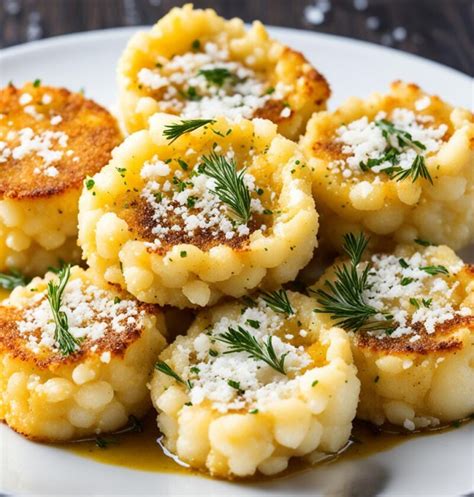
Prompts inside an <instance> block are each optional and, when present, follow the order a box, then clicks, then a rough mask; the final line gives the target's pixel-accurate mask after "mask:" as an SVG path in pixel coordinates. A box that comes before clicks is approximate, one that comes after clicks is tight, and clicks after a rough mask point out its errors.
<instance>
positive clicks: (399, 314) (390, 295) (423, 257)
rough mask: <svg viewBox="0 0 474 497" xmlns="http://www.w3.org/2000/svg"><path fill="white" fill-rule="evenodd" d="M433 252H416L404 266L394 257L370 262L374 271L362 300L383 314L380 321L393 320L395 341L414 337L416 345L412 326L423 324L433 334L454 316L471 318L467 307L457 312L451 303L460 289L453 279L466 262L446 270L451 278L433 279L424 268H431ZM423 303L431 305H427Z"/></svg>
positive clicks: (392, 335) (438, 277) (383, 256)
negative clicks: (457, 289) (387, 317)
mask: <svg viewBox="0 0 474 497" xmlns="http://www.w3.org/2000/svg"><path fill="white" fill-rule="evenodd" d="M432 251H433V247H428V248H427V249H426V250H425V251H424V252H423V253H421V252H416V253H414V254H413V255H412V256H411V257H406V258H404V259H403V265H402V264H401V263H400V258H399V257H397V256H394V255H374V256H372V258H371V263H372V269H371V271H370V273H369V276H368V279H367V284H368V287H369V289H367V290H365V291H364V293H363V299H364V301H365V302H366V303H367V304H368V305H370V306H372V307H373V308H375V309H376V310H377V311H379V312H380V314H379V315H377V316H376V319H377V320H380V321H384V320H385V318H384V314H390V315H392V316H393V322H394V323H395V325H396V329H395V330H394V331H393V333H391V335H390V336H391V337H392V338H399V337H401V336H404V335H413V337H412V338H413V340H412V341H416V340H418V339H419V336H418V335H417V333H416V330H415V329H414V327H413V325H415V324H417V323H421V324H423V326H424V328H425V330H426V332H427V333H429V334H431V333H434V332H435V331H436V327H437V326H438V325H440V324H442V323H445V322H447V321H449V320H451V319H453V318H454V317H455V316H466V315H470V310H469V309H468V308H467V307H462V308H460V309H456V308H455V307H454V306H453V303H452V296H453V293H454V291H455V290H456V288H457V287H458V285H459V283H458V282H456V281H453V278H452V276H454V275H456V274H457V273H458V272H459V271H460V270H461V269H462V268H463V266H464V264H463V262H462V261H459V262H458V263H456V264H451V265H448V266H446V269H447V270H448V272H449V275H445V274H436V275H430V274H429V273H428V272H426V271H424V270H422V269H421V268H422V267H427V266H430V263H429V260H430V254H431V253H432ZM404 266H406V267H404ZM413 299H415V300H416V303H417V304H416V305H414V303H413V302H414V301H413ZM423 299H424V302H425V303H428V302H429V305H428V304H426V305H425V304H424V303H423ZM371 333H372V334H374V335H378V336H380V337H381V338H382V337H386V336H387V335H386V334H385V332H383V331H372V332H371Z"/></svg>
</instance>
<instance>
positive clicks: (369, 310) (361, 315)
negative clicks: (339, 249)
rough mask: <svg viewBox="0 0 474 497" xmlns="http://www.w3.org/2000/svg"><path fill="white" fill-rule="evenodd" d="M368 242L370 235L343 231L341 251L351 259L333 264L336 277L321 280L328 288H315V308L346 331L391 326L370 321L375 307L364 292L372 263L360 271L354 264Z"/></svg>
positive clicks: (375, 311) (386, 328)
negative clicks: (342, 247) (368, 301)
mask: <svg viewBox="0 0 474 497" xmlns="http://www.w3.org/2000/svg"><path fill="white" fill-rule="evenodd" d="M368 242H369V239H368V238H367V237H366V236H365V235H364V234H363V233H360V234H359V235H357V236H356V235H354V234H352V233H348V234H346V235H344V251H345V252H346V254H347V255H348V256H349V259H350V262H349V264H341V265H338V266H336V268H335V270H334V273H335V281H334V282H332V281H328V280H326V281H325V283H324V285H325V287H326V288H327V290H324V289H321V288H320V289H318V290H316V292H315V293H316V300H317V302H318V304H320V307H317V308H316V309H314V311H315V312H318V313H322V314H330V316H331V319H333V320H334V321H335V322H336V324H337V325H338V326H342V327H343V328H344V329H346V330H349V331H358V330H362V329H364V330H378V329H382V330H385V331H387V332H389V331H390V330H391V329H392V326H391V325H390V324H389V323H383V322H369V320H370V319H371V318H373V317H374V316H375V315H376V314H378V311H377V310H375V309H374V308H373V307H372V306H370V305H367V304H366V303H365V302H364V299H363V292H364V291H365V290H367V288H368V283H367V278H368V276H369V272H370V269H371V267H370V265H369V264H367V266H366V267H365V269H364V270H363V271H362V272H359V270H358V268H357V266H358V265H359V263H360V261H361V259H362V254H363V253H364V251H365V249H366V247H367V244H368ZM387 318H389V316H387Z"/></svg>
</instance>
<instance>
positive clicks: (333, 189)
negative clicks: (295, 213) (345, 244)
mask: <svg viewBox="0 0 474 497" xmlns="http://www.w3.org/2000/svg"><path fill="white" fill-rule="evenodd" d="M301 145H302V147H303V150H304V151H305V153H306V155H307V156H308V158H310V164H311V166H312V169H313V193H314V195H315V199H316V204H317V207H318V210H320V212H321V238H322V239H324V240H325V244H326V245H332V246H333V247H335V248H337V249H340V248H341V245H342V235H343V234H344V233H348V232H358V231H361V230H363V231H365V232H366V233H368V234H370V235H371V240H372V245H373V246H374V247H376V248H377V249H380V250H386V249H390V248H393V242H394V241H395V242H398V243H409V242H413V241H414V240H416V239H425V240H429V241H431V242H433V243H439V244H447V245H449V246H451V247H453V248H454V249H455V250H457V249H460V248H462V247H464V246H466V245H468V244H470V243H472V242H473V241H474V167H473V165H474V120H473V115H472V113H471V112H469V111H467V110H465V109H461V108H453V107H451V106H450V105H449V104H447V103H446V102H444V101H442V100H441V99H440V98H439V97H436V96H433V95H428V94H426V93H425V92H423V91H422V90H421V89H420V88H418V87H417V86H416V85H413V84H406V83H402V82H396V83H393V84H392V86H391V88H390V91H389V92H388V93H387V94H379V93H376V94H374V95H372V96H371V97H369V98H368V99H367V100H361V99H359V98H355V97H354V98H351V99H349V100H348V101H347V102H346V103H345V104H343V105H342V106H341V107H340V108H339V109H338V110H336V111H335V112H322V113H317V114H314V116H313V117H312V119H311V120H310V122H309V123H308V127H307V130H306V134H305V136H304V137H303V138H302V140H301Z"/></svg>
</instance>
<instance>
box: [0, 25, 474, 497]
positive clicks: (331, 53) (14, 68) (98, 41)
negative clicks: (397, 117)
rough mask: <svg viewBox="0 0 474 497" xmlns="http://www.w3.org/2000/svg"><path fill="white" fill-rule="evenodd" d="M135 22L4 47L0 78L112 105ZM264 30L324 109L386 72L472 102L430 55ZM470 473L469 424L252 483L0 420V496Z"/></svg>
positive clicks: (294, 489) (436, 490)
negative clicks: (315, 87)
mask: <svg viewBox="0 0 474 497" xmlns="http://www.w3.org/2000/svg"><path fill="white" fill-rule="evenodd" d="M135 30H136V28H133V29H130V28H126V29H114V30H108V31H102V32H92V33H87V34H80V35H71V36H66V37H60V38H53V39H50V40H45V41H41V42H36V43H31V44H26V45H23V46H20V47H15V48H10V49H6V50H3V51H2V53H1V55H0V84H1V85H2V86H3V85H5V84H7V83H8V81H10V80H11V81H13V82H15V83H17V84H22V83H23V82H24V81H26V80H34V79H36V78H40V79H41V80H42V81H43V82H44V83H45V84H51V85H59V86H66V87H68V88H70V89H72V90H79V89H80V88H84V89H85V91H86V95H87V96H89V97H91V98H93V99H95V100H97V101H98V102H99V103H101V104H104V105H107V106H113V104H114V101H115V91H116V89H115V66H116V62H117V59H118V57H119V55H120V52H121V50H122V49H123V47H124V46H125V43H126V41H127V39H128V38H129V37H130V35H131V34H132V33H133V32H134V31H135ZM271 32H272V34H273V35H274V36H275V37H277V38H279V39H280V40H281V41H283V42H284V43H287V44H288V45H290V46H292V47H293V48H295V49H297V50H301V51H302V52H304V54H305V55H306V56H307V57H308V58H309V59H310V60H311V61H312V62H313V63H314V65H315V66H316V67H317V68H318V69H319V70H320V71H321V72H322V73H323V74H324V75H325V76H326V77H327V78H328V80H329V82H330V84H331V86H332V89H333V97H332V98H331V107H334V106H335V105H337V104H339V103H340V102H341V101H342V100H344V99H345V98H347V97H349V96H350V95H359V96H365V95H367V94H369V93H370V92H372V91H374V90H384V89H386V88H387V86H388V84H389V83H390V82H391V81H393V80H395V79H403V80H407V81H412V82H415V83H417V84H419V85H421V86H422V87H423V88H425V89H426V90H427V91H428V92H433V93H438V94H440V95H442V96H443V97H444V98H446V99H447V100H448V101H450V102H452V103H453V104H456V105H462V106H464V107H468V108H469V107H472V82H471V79H470V78H469V77H467V76H465V75H463V74H461V73H459V72H457V71H454V70H452V69H448V68H446V67H444V66H441V65H439V64H436V63H434V62H429V61H426V60H423V59H420V58H418V57H415V56H411V55H407V54H404V53H401V52H398V51H395V50H391V49H388V48H382V47H377V46H375V45H370V44H367V43H363V42H359V41H354V40H349V39H344V38H338V37H334V36H327V35H321V34H315V33H310V32H304V31H296V30H290V29H281V28H273V29H271ZM468 252H470V254H469V256H470V259H471V260H472V259H474V257H472V255H473V253H472V249H471V250H469V251H468ZM468 252H465V254H464V255H468ZM453 381H455V379H453ZM473 395H474V392H473ZM473 480H474V425H473V423H470V424H469V425H467V426H464V427H462V428H459V429H458V430H451V431H450V432H447V433H443V434H439V435H434V436H429V437H420V438H416V437H415V438H413V439H411V440H409V441H407V442H405V443H402V444H401V445H398V446H395V447H394V448H392V449H391V450H388V451H385V452H381V453H379V454H376V455H373V456H370V457H367V458H366V459H359V460H347V461H344V460H343V461H341V462H336V463H334V464H332V465H327V466H321V467H316V468H315V469H314V470H312V471H307V472H305V473H301V474H299V475H295V476H292V477H289V478H286V479H282V480H275V481H270V482H267V483H255V484H237V483H227V482H222V481H212V480H210V479H205V478H199V477H194V476H179V475H173V474H166V473H163V474H160V473H147V472H141V471H133V470H128V469H124V468H121V467H117V466H108V465H103V464H99V463H96V462H94V461H92V460H89V459H83V458H80V457H78V456H75V455H73V454H72V453H70V452H65V451H62V450H61V449H58V448H54V447H48V446H44V445H39V444H34V443H31V442H28V441H27V440H25V439H23V438H22V437H20V436H19V435H16V434H15V433H13V432H12V431H10V430H8V429H7V428H6V427H5V426H0V494H1V492H2V491H3V492H5V493H6V494H11V495H15V496H16V495H48V496H53V495H58V496H64V495H88V496H91V495H114V496H118V495H160V496H164V497H166V496H172V495H192V496H195V495H206V496H209V497H212V496H216V497H219V496H224V495H231V496H232V497H244V496H245V497H248V496H260V497H262V496H270V495H272V496H273V495H292V496H293V495H297V496H300V495H311V496H319V495H324V496H331V497H346V496H352V497H356V496H360V497H372V496H376V495H377V496H379V495H380V496H393V497H394V496H410V497H411V496H426V497H428V496H429V497H434V496H443V497H445V496H449V497H461V496H467V495H469V494H470V495H471V496H472V495H473V494H472V492H473V491H474V481H473ZM0 497H1V495H0Z"/></svg>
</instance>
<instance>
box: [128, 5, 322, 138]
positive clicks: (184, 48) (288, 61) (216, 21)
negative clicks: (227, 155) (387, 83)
mask: <svg viewBox="0 0 474 497" xmlns="http://www.w3.org/2000/svg"><path fill="white" fill-rule="evenodd" d="M118 81H119V104H120V112H121V116H122V120H123V123H124V127H125V128H126V129H127V130H128V131H129V132H134V131H138V130H140V129H143V128H146V127H147V120H148V118H149V117H150V116H151V115H152V114H154V113H155V112H167V113H170V114H176V115H181V116H182V117H183V118H186V119H195V118H212V119H214V118H216V117H223V116H224V117H227V118H229V119H231V120H233V121H235V120H238V119H240V118H245V119H251V118H253V117H261V118H266V119H270V120H271V121H273V122H274V123H276V124H277V125H278V131H279V133H281V134H282V135H284V136H286V137H287V138H290V139H297V138H298V136H299V135H300V134H301V133H303V132H304V129H305V126H306V122H307V120H308V119H309V118H310V116H311V114H312V113H313V112H315V111H317V110H321V109H324V108H325V107H326V100H327V99H328V98H329V95H330V90H329V85H328V84H327V82H326V80H325V79H324V77H323V76H322V75H321V74H319V73H318V72H317V71H316V70H315V69H314V68H313V67H312V66H311V65H310V64H309V62H308V61H307V60H306V59H305V58H304V56H303V55H302V54H301V53H299V52H296V51H294V50H292V49H290V48H288V47H286V46H284V45H282V44H281V43H279V42H277V41H275V40H272V39H271V38H270V37H269V36H268V33H267V32H266V30H265V28H264V27H263V25H262V24H261V23H260V22H254V23H253V25H252V27H251V29H250V30H246V29H245V27H244V24H243V22H242V21H241V20H240V19H232V20H230V21H226V20H225V19H223V18H222V17H219V16H218V15H217V14H216V13H215V12H214V11H213V10H211V9H206V10H200V9H196V10H194V9H193V7H192V5H189V4H188V5H185V6H184V7H182V8H174V9H172V10H171V11H170V12H169V13H168V14H167V15H166V16H164V17H163V18H162V19H160V20H159V21H158V22H157V23H156V24H155V26H153V28H151V30H149V31H146V32H140V33H137V34H136V35H135V36H134V37H133V38H132V39H131V40H130V41H129V43H128V45H127V48H126V49H125V51H124V53H123V55H122V57H121V59H120V62H119V69H118Z"/></svg>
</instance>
